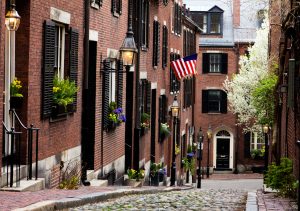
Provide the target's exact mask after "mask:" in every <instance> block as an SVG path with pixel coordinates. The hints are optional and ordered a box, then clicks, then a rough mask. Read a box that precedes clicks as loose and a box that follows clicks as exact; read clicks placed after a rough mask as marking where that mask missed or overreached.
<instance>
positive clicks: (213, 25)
mask: <svg viewBox="0 0 300 211" xmlns="http://www.w3.org/2000/svg"><path fill="white" fill-rule="evenodd" d="M210 33H211V34H220V33H221V14H219V13H212V14H210Z"/></svg>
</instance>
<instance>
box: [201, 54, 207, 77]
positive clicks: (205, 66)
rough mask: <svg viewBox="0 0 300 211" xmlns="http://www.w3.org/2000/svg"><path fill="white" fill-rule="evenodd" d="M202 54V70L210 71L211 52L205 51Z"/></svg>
mask: <svg viewBox="0 0 300 211" xmlns="http://www.w3.org/2000/svg"><path fill="white" fill-rule="evenodd" d="M202 56H203V58H202V71H203V73H209V54H208V53H203V54H202Z"/></svg>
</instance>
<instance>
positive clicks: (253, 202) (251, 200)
mask: <svg viewBox="0 0 300 211" xmlns="http://www.w3.org/2000/svg"><path fill="white" fill-rule="evenodd" d="M257 210H258V205H257V194H256V192H248V196H247V203H246V211H257Z"/></svg>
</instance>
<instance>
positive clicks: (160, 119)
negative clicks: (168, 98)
mask: <svg viewBox="0 0 300 211" xmlns="http://www.w3.org/2000/svg"><path fill="white" fill-rule="evenodd" d="M158 103H159V115H158V126H159V130H158V133H159V134H158V140H159V141H162V138H161V135H160V124H161V123H165V122H162V121H163V118H162V115H163V97H162V95H161V96H159V99H158Z"/></svg>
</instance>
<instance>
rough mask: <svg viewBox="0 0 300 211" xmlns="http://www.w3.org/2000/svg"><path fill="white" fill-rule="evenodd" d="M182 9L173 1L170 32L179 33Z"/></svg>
mask: <svg viewBox="0 0 300 211" xmlns="http://www.w3.org/2000/svg"><path fill="white" fill-rule="evenodd" d="M181 13H182V10H181V7H180V6H179V4H178V3H176V2H174V6H173V10H172V32H174V33H175V34H176V35H180V34H181V16H182V14H181Z"/></svg>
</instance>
